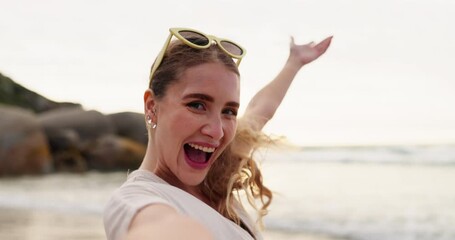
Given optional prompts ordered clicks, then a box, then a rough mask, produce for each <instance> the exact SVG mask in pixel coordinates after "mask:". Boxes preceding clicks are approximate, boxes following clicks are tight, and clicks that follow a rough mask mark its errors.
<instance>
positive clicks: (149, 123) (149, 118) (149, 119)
mask: <svg viewBox="0 0 455 240" xmlns="http://www.w3.org/2000/svg"><path fill="white" fill-rule="evenodd" d="M146 122H147V125H149V126H150V125H152V118H151V117H150V116H149V115H147V119H146Z"/></svg>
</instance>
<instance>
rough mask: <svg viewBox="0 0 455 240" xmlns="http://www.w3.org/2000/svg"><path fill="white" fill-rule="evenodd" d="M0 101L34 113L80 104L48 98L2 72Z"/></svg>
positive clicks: (0, 76) (0, 77)
mask: <svg viewBox="0 0 455 240" xmlns="http://www.w3.org/2000/svg"><path fill="white" fill-rule="evenodd" d="M0 103H2V104H6V105H11V106H16V107H21V108H25V109H29V110H32V111H33V112H35V113H40V112H45V111H48V110H52V109H57V108H66V107H75V106H80V104H75V103H67V102H63V103H59V102H54V101H52V100H49V99H47V98H45V97H43V96H41V95H39V94H37V93H35V92H33V91H30V90H28V89H27V88H25V87H23V86H21V85H20V84H17V83H16V82H14V81H13V80H11V79H10V78H8V77H6V76H4V75H2V74H0Z"/></svg>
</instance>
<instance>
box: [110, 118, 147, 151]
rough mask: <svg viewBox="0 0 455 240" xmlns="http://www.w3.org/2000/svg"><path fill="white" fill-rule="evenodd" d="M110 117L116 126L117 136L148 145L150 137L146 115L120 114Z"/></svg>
mask: <svg viewBox="0 0 455 240" xmlns="http://www.w3.org/2000/svg"><path fill="white" fill-rule="evenodd" d="M108 117H109V118H110V119H111V121H112V123H113V124H114V127H115V130H116V134H117V135H119V136H122V137H125V138H129V139H132V140H134V141H136V142H140V143H143V144H147V141H148V137H147V128H146V126H145V120H144V114H142V113H135V112H120V113H114V114H109V115H108Z"/></svg>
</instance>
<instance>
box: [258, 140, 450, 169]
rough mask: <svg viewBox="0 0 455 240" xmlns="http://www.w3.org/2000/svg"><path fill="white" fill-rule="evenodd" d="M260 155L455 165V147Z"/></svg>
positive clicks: (311, 150) (339, 149)
mask: <svg viewBox="0 0 455 240" xmlns="http://www.w3.org/2000/svg"><path fill="white" fill-rule="evenodd" d="M260 155H262V157H263V158H265V159H267V160H269V159H270V160H272V161H273V160H279V161H306V162H343V163H350V162H356V163H357V162H361V163H381V164H382V163H387V164H430V165H431V164H437V165H441V164H443V165H455V145H435V146H368V147H302V148H298V149H281V150H280V149H277V150H266V151H262V152H261V153H260Z"/></svg>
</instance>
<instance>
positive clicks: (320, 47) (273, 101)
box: [243, 37, 332, 130]
mask: <svg viewBox="0 0 455 240" xmlns="http://www.w3.org/2000/svg"><path fill="white" fill-rule="evenodd" d="M331 41H332V37H328V38H326V39H324V40H323V41H321V42H320V43H318V44H314V43H313V42H311V43H308V44H304V45H297V44H295V43H294V38H293V37H291V44H290V53H289V58H288V60H287V61H286V64H285V65H284V67H283V69H282V70H281V71H280V73H279V74H278V75H277V76H276V77H275V79H273V80H272V81H271V82H270V83H269V84H267V85H266V86H265V87H264V88H262V89H261V90H260V91H259V92H258V93H256V95H255V96H254V97H253V98H252V99H251V101H250V102H249V104H248V106H247V108H246V111H245V115H244V119H243V120H244V121H245V122H246V123H247V124H250V125H251V127H252V128H253V129H255V130H261V129H262V128H263V127H264V125H265V124H266V123H267V122H268V121H269V120H270V119H271V118H272V117H273V115H274V114H275V112H276V110H277V108H278V107H279V106H280V104H281V101H282V100H283V98H284V96H285V95H286V92H287V90H288V89H289V86H290V85H291V83H292V81H293V80H294V77H295V76H296V74H297V73H298V72H299V70H300V69H301V68H302V67H303V66H304V65H306V64H308V63H310V62H312V61H314V60H316V59H317V58H318V57H320V56H321V55H322V54H324V53H325V51H326V50H327V48H328V47H329V45H330V43H331Z"/></svg>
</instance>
